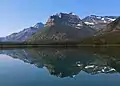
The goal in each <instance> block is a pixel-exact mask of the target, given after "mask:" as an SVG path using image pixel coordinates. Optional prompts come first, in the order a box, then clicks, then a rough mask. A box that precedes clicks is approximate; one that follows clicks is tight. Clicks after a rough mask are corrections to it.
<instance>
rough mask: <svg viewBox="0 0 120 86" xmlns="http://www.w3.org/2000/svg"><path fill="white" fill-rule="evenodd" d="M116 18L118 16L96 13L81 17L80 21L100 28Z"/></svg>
mask: <svg viewBox="0 0 120 86" xmlns="http://www.w3.org/2000/svg"><path fill="white" fill-rule="evenodd" d="M117 18H118V16H96V15H90V16H87V17H85V18H84V19H82V21H83V22H84V23H85V24H87V25H89V26H90V27H92V28H95V29H97V30H100V29H102V28H104V27H106V25H107V24H109V23H111V22H113V21H115V20H116V19H117Z"/></svg>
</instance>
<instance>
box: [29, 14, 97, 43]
mask: <svg viewBox="0 0 120 86" xmlns="http://www.w3.org/2000/svg"><path fill="white" fill-rule="evenodd" d="M95 31H96V30H94V29H93V28H91V27H89V26H88V25H86V24H85V23H84V22H83V21H82V20H81V19H80V18H79V17H78V16H77V15H75V14H73V13H59V14H55V15H52V16H50V18H49V19H48V21H47V22H46V24H45V27H44V28H42V29H41V30H39V31H37V32H36V33H35V34H33V35H32V36H31V37H30V38H28V40H27V42H30V43H42V42H46V43H51V42H63V41H76V40H79V39H80V38H85V37H88V36H91V35H93V34H94V33H95Z"/></svg>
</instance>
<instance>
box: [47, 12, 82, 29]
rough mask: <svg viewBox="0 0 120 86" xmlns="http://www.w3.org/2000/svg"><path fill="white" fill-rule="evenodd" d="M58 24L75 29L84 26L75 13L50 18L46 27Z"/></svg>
mask: <svg viewBox="0 0 120 86" xmlns="http://www.w3.org/2000/svg"><path fill="white" fill-rule="evenodd" d="M56 24H61V25H67V26H72V27H74V28H76V27H80V26H83V25H84V23H83V22H82V20H81V19H80V18H79V17H78V16H77V15H75V14H73V13H57V14H55V15H52V16H50V18H49V19H48V21H47V22H46V25H45V26H52V25H56Z"/></svg>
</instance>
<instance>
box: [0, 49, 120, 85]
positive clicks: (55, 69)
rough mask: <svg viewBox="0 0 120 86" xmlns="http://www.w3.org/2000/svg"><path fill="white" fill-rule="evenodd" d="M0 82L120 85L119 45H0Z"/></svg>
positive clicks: (14, 83)
mask: <svg viewBox="0 0 120 86" xmlns="http://www.w3.org/2000/svg"><path fill="white" fill-rule="evenodd" d="M0 86H120V48H119V47H81V48H25V49H23V48H19V49H17V48H16V49H15V48H14V49H1V50H0Z"/></svg>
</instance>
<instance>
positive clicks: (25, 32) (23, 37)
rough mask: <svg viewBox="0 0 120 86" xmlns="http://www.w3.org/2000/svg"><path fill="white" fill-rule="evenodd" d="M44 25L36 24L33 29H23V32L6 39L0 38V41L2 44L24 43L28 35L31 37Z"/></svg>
mask: <svg viewBox="0 0 120 86" xmlns="http://www.w3.org/2000/svg"><path fill="white" fill-rule="evenodd" d="M43 26H44V25H43V24H42V23H37V24H36V25H35V26H33V27H29V28H25V29H24V30H22V31H20V32H18V33H13V34H11V35H8V36H6V37H2V38H0V41H2V42H6V41H7V42H8V41H9V42H23V41H25V40H26V39H27V38H28V37H29V36H30V35H32V34H33V33H34V32H36V31H37V30H39V29H40V28H42V27H43Z"/></svg>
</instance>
